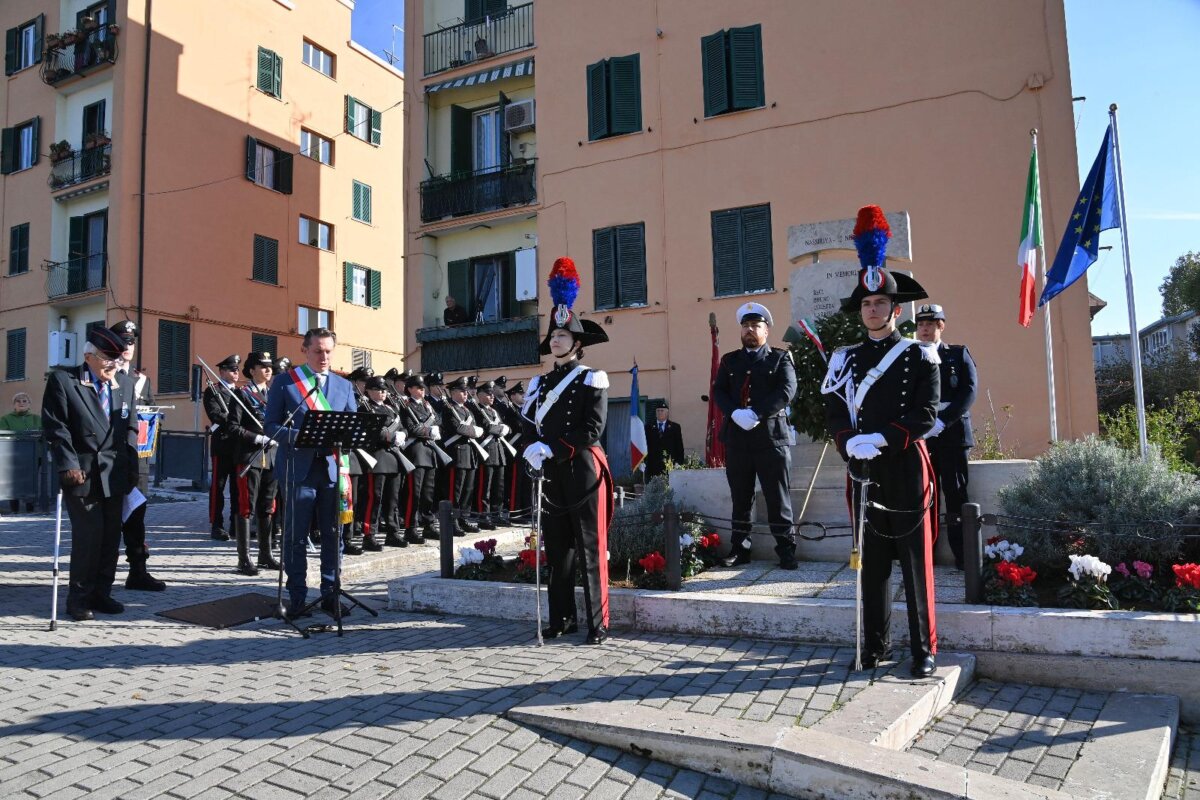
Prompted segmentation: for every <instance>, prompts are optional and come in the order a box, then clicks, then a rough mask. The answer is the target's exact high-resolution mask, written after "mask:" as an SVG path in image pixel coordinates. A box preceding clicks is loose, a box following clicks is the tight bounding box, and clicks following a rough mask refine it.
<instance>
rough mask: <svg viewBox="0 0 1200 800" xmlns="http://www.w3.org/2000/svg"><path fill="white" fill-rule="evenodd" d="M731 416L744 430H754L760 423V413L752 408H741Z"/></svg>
mask: <svg viewBox="0 0 1200 800" xmlns="http://www.w3.org/2000/svg"><path fill="white" fill-rule="evenodd" d="M729 416H730V418H731V419H732V420H733V421H734V422H736V423H737V424H738V427H740V428H742V429H743V430H747V431H748V430H752V429H753V428H754V426H755V425H757V424H758V414H755V413H754V410H753V409H750V408H739V409H738V410H737V411H734V412H733V413H732V414H730V415H729Z"/></svg>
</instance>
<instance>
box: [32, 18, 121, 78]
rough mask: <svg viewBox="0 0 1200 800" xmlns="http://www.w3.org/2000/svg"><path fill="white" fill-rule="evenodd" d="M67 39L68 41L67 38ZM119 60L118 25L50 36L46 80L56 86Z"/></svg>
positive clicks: (43, 70) (45, 57)
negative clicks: (85, 31)
mask: <svg viewBox="0 0 1200 800" xmlns="http://www.w3.org/2000/svg"><path fill="white" fill-rule="evenodd" d="M64 38H65V41H64ZM116 62H117V28H116V26H114V25H102V26H101V27H99V28H97V29H96V30H94V31H91V32H89V33H84V32H83V31H78V32H76V31H68V32H67V33H60V34H53V35H51V36H47V37H46V53H45V55H44V56H43V58H42V80H43V81H44V82H45V83H47V84H49V85H50V86H55V85H57V84H59V83H61V82H63V81H65V80H67V79H68V78H72V77H74V76H76V75H86V74H87V73H89V72H91V71H92V70H94V69H96V68H98V67H103V66H105V65H107V64H115V63H116Z"/></svg>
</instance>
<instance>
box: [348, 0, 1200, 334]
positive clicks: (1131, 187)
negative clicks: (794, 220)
mask: <svg viewBox="0 0 1200 800" xmlns="http://www.w3.org/2000/svg"><path fill="white" fill-rule="evenodd" d="M1066 10H1067V43H1068V47H1069V50H1070V57H1071V93H1072V94H1073V95H1075V96H1084V97H1086V98H1087V100H1086V101H1085V102H1080V103H1075V120H1076V123H1077V128H1076V142H1077V144H1078V152H1079V171H1080V174H1081V175H1086V174H1087V171H1088V168H1089V167H1090V166H1091V162H1092V160H1093V159H1094V158H1095V157H1096V152H1097V150H1098V149H1099V147H1100V140H1101V139H1102V138H1103V136H1104V129H1105V126H1107V125H1108V106H1109V104H1110V103H1117V105H1118V106H1119V107H1120V109H1119V112H1118V114H1119V116H1118V124H1119V129H1120V135H1121V155H1122V162H1123V167H1124V174H1125V201H1126V205H1127V207H1128V208H1127V211H1128V215H1129V219H1128V227H1129V237H1130V241H1129V244H1130V253H1131V254H1132V256H1133V276H1134V292H1135V295H1136V298H1137V321H1138V327H1145V326H1146V325H1148V324H1149V323H1151V322H1153V321H1154V320H1156V319H1158V318H1159V317H1160V316H1161V315H1162V298H1161V296H1160V295H1159V292H1158V286H1159V284H1161V283H1162V281H1163V278H1164V277H1165V276H1166V274H1167V270H1168V269H1169V268H1170V266H1171V265H1172V264H1173V263H1175V259H1176V258H1178V257H1179V256H1181V255H1183V254H1184V253H1186V252H1188V251H1189V250H1200V158H1198V157H1197V151H1198V150H1200V143H1198V140H1197V131H1200V103H1197V102H1196V99H1197V92H1196V89H1195V74H1196V72H1195V69H1196V68H1195V62H1194V58H1195V55H1194V54H1195V46H1196V45H1195V36H1196V32H1197V31H1200V1H1198V0H1155V2H1152V3H1138V2H1130V0H1066ZM393 24H395V25H403V24H404V2H403V0H357V3H356V6H355V9H354V17H353V35H354V40H355V41H357V42H359V43H360V44H362V45H364V46H366V47H368V48H369V49H370V50H372V51H373V52H375V53H377V54H379V55H380V56H382V55H383V53H384V50H390V49H391V46H392V25H393ZM396 48H397V51H398V52H397V53H396V55H397V57H398V58H399V59H401V60H400V61H399V62H398V63H399V64H403V60H402V59H403V49H404V48H403V34H401V33H400V32H399V31H397V33H396ZM1013 202H1014V203H1019V202H1020V198H1014V201H1013ZM1017 233H1018V232H1017V231H1014V232H1013V238H1014V242H1015V239H1016V237H1017ZM1061 237H1062V231H1054V230H1047V231H1046V250H1047V254H1048V257H1049V258H1053V257H1054V252H1055V251H1056V250H1057V249H1058V242H1059V239H1060V238H1061ZM1102 244H1103V245H1112V248H1113V249H1112V250H1107V251H1102V252H1101V254H1100V259H1099V260H1098V261H1097V262H1096V264H1095V265H1093V266H1092V268H1091V269H1090V270H1088V285H1089V288H1090V289H1091V291H1092V293H1093V294H1096V295H1097V296H1099V297H1101V298H1103V299H1104V300H1107V301H1108V304H1109V305H1108V308H1106V309H1104V310H1103V311H1101V312H1100V313H1099V314H1098V315H1097V316H1096V319H1095V320H1093V322H1092V332H1093V333H1095V334H1105V333H1128V331H1129V317H1128V313H1127V311H1126V307H1125V305H1126V304H1125V274H1124V266H1123V262H1122V251H1121V234H1120V231H1115V230H1114V231H1108V232H1107V233H1105V234H1104V235H1103V239H1102ZM1015 247H1016V245H1015V244H1014V256H1015V252H1016V251H1015ZM1015 281H1016V274H1015V272H1014V289H1013V292H1014V297H1015V293H1016V288H1015Z"/></svg>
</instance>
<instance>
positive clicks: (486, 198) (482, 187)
mask: <svg viewBox="0 0 1200 800" xmlns="http://www.w3.org/2000/svg"><path fill="white" fill-rule="evenodd" d="M536 161H537V160H536V159H530V160H529V161H526V162H524V163H521V164H513V165H511V166H508V167H498V168H494V169H483V170H477V171H476V172H470V173H466V174H463V175H439V176H438V177H436V178H430V179H429V180H427V181H423V182H422V183H421V221H422V222H433V221H434V220H438V219H442V218H443V217H461V216H465V215H467V214H480V213H482V212H484V211H495V210H496V209H498V208H508V207H509V206H525V205H529V204H530V203H535V202H537V171H536Z"/></svg>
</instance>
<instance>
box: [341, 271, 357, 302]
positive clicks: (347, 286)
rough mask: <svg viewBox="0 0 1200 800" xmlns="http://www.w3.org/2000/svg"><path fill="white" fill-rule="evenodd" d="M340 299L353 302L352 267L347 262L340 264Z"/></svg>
mask: <svg viewBox="0 0 1200 800" xmlns="http://www.w3.org/2000/svg"><path fill="white" fill-rule="evenodd" d="M342 299H343V300H345V301H346V302H347V303H352V302H354V265H353V264H351V263H350V262H349V261H345V262H342Z"/></svg>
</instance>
